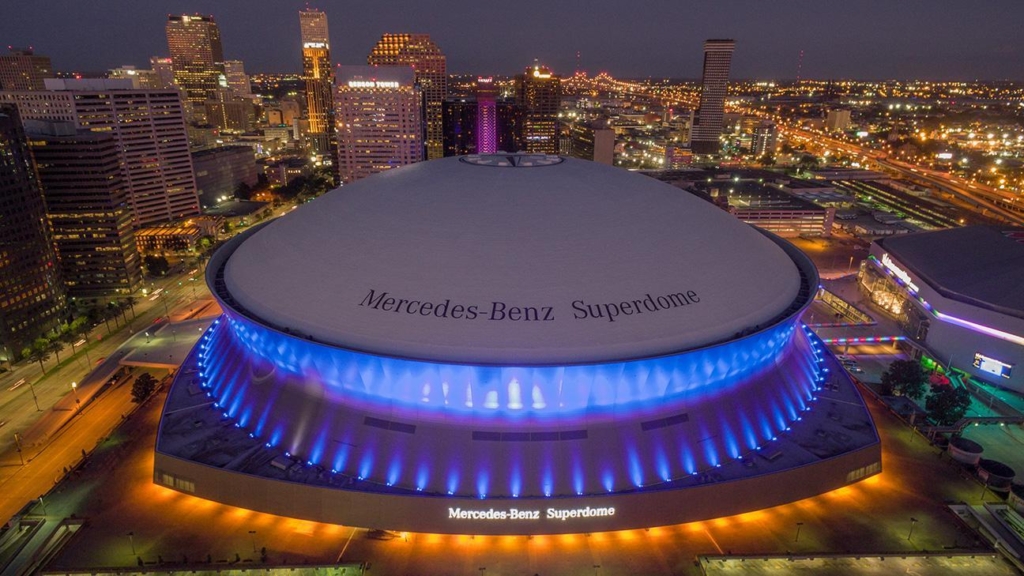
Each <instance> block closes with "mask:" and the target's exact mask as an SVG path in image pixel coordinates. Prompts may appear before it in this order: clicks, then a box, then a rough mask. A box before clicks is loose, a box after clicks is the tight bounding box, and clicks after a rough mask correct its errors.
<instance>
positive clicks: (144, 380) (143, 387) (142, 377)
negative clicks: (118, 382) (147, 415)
mask: <svg viewBox="0 0 1024 576" xmlns="http://www.w3.org/2000/svg"><path fill="white" fill-rule="evenodd" d="M156 385H157V381H156V378H153V376H152V375H150V373H149V372H143V373H142V374H139V377H138V378H136V379H135V382H133V383H132V402H135V403H136V404H141V403H142V402H143V401H144V400H145V399H146V398H149V397H150V395H152V394H153V392H154V391H155V390H156Z"/></svg>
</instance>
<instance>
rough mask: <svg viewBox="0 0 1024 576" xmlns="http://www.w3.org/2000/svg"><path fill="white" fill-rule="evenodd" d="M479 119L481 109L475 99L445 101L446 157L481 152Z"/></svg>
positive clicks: (443, 105) (450, 99) (444, 132)
mask: <svg viewBox="0 0 1024 576" xmlns="http://www.w3.org/2000/svg"><path fill="white" fill-rule="evenodd" d="M492 112H493V111H492ZM479 119H480V107H479V103H478V102H477V101H476V100H475V99H473V98H453V97H449V98H445V99H444V102H443V103H442V104H441V126H442V129H443V133H442V140H443V141H444V155H445V157H448V156H463V155H466V154H477V153H480V152H481V151H480V133H479V130H480V122H479Z"/></svg>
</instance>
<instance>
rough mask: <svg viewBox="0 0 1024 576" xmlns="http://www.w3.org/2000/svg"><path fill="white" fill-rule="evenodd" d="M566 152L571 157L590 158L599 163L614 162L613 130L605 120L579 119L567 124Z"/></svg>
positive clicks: (610, 163)
mask: <svg viewBox="0 0 1024 576" xmlns="http://www.w3.org/2000/svg"><path fill="white" fill-rule="evenodd" d="M568 144H569V146H568V148H569V149H568V150H567V151H566V153H567V154H568V155H569V156H572V157H573V158H580V159H582V160H591V161H594V162H597V163H599V164H607V165H609V166H612V165H614V164H615V131H614V130H612V129H611V128H608V122H607V121H605V120H593V121H586V120H580V121H578V122H573V123H572V124H570V125H569V141H568Z"/></svg>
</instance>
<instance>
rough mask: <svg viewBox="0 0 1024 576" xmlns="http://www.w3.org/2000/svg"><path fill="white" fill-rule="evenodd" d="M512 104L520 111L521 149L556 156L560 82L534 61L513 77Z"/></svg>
mask: <svg viewBox="0 0 1024 576" xmlns="http://www.w3.org/2000/svg"><path fill="white" fill-rule="evenodd" d="M516 102H517V103H518V104H519V105H520V106H521V107H522V109H523V146H524V150H525V151H526V152H533V153H538V154H557V153H558V130H559V124H558V106H559V105H560V104H561V102H562V80H561V78H559V77H558V76H557V75H555V74H553V73H552V72H551V70H549V69H548V68H547V67H545V66H541V65H540V64H538V63H536V62H534V64H533V66H530V67H528V68H527V69H526V71H525V72H524V73H522V74H519V75H517V76H516Z"/></svg>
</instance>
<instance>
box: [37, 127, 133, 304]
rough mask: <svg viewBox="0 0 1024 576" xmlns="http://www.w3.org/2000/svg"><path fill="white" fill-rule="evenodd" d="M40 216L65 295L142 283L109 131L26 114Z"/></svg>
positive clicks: (125, 289) (124, 290)
mask: <svg viewBox="0 0 1024 576" xmlns="http://www.w3.org/2000/svg"><path fill="white" fill-rule="evenodd" d="M25 130H26V132H27V133H28V134H29V137H30V142H29V146H30V148H31V149H32V156H33V158H34V159H35V164H36V171H37V172H38V174H39V182H40V184H41V185H42V189H43V199H44V201H45V203H46V218H47V220H48V221H49V223H50V232H51V234H52V235H53V243H54V246H55V247H56V249H57V259H58V261H59V262H60V271H61V276H62V277H63V279H64V286H65V287H66V288H67V292H68V295H69V296H73V297H75V298H86V299H89V298H95V299H99V298H105V297H109V296H115V295H119V294H131V293H132V292H134V291H135V290H137V289H138V288H139V287H140V286H141V285H142V266H141V265H140V263H139V252H138V249H137V248H136V246H135V233H134V232H133V230H132V211H131V206H129V203H128V187H127V186H125V184H124V180H122V179H121V151H120V150H119V149H118V144H117V138H115V137H114V135H113V134H112V133H110V132H89V131H87V130H77V129H76V128H75V125H74V123H72V122H66V121H45V120H26V121H25Z"/></svg>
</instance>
